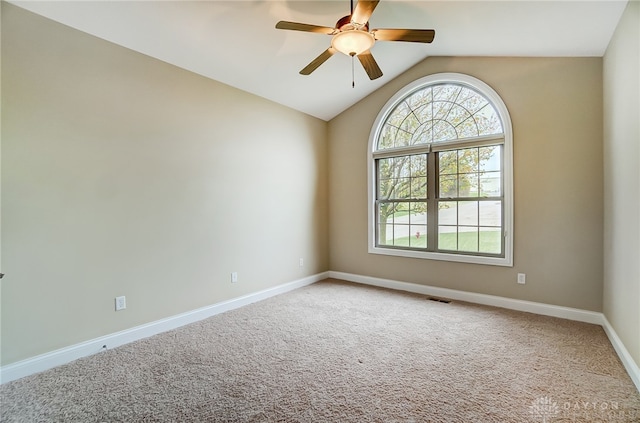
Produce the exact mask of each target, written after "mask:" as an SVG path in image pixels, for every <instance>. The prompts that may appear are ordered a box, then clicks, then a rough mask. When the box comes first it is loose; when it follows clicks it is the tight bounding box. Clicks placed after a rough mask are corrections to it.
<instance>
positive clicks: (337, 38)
mask: <svg viewBox="0 0 640 423" xmlns="http://www.w3.org/2000/svg"><path fill="white" fill-rule="evenodd" d="M375 42H376V39H375V38H374V37H373V35H372V34H370V33H369V32H367V31H363V30H359V29H350V30H346V31H341V32H338V33H337V34H336V35H334V36H333V39H332V40H331V47H333V48H334V49H336V50H338V51H339V52H340V53H343V54H346V55H347V56H354V55H358V54H360V53H363V52H365V51H367V50H369V49H370V48H371V47H373V44H374V43H375Z"/></svg>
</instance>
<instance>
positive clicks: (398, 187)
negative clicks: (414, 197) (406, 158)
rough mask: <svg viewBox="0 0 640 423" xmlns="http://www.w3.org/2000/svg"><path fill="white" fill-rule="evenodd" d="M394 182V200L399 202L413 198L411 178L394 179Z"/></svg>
mask: <svg viewBox="0 0 640 423" xmlns="http://www.w3.org/2000/svg"><path fill="white" fill-rule="evenodd" d="M392 181H393V184H394V186H393V188H392V189H393V196H392V198H394V199H398V200H404V199H409V198H410V197H411V178H398V179H392Z"/></svg>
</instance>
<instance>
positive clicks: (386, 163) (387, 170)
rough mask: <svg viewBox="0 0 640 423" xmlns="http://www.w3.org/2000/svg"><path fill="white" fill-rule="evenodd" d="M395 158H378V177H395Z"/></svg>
mask: <svg viewBox="0 0 640 423" xmlns="http://www.w3.org/2000/svg"><path fill="white" fill-rule="evenodd" d="M394 160H395V159H393V158H391V159H379V160H378V177H379V178H380V179H389V178H392V177H393V164H394Z"/></svg>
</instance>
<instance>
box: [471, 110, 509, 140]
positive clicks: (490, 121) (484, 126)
mask: <svg viewBox="0 0 640 423" xmlns="http://www.w3.org/2000/svg"><path fill="white" fill-rule="evenodd" d="M473 117H474V118H475V119H476V122H477V123H478V130H479V132H480V135H491V134H501V133H502V124H501V123H500V118H499V117H498V114H497V113H496V111H495V109H494V108H493V107H491V105H489V104H487V105H486V106H485V107H483V108H482V109H480V110H479V111H478V113H476V114H475V115H474V116H473Z"/></svg>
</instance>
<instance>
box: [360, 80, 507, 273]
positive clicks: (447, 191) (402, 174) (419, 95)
mask: <svg viewBox="0 0 640 423" xmlns="http://www.w3.org/2000/svg"><path fill="white" fill-rule="evenodd" d="M369 147H370V148H369V152H370V157H369V252H370V253H376V254H388V255H396V256H407V257H417V258H427V259H436V260H451V261H461V262H468V263H479V264H494V265H502V266H511V265H512V262H513V260H512V256H513V254H512V251H513V246H512V245H513V242H512V232H513V231H512V227H513V199H512V197H513V194H512V191H513V189H512V178H513V171H512V131H511V120H510V118H509V113H508V111H507V108H506V106H505V105H504V102H503V101H502V99H501V98H500V97H499V96H498V94H497V93H496V92H495V91H494V90H493V89H492V88H491V87H489V86H488V85H486V84H485V83H483V82H482V81H480V80H478V79H476V78H473V77H470V76H468V75H462V74H453V73H445V74H436V75H430V76H427V77H425V78H422V79H419V80H418V81H415V82H414V83H412V84H410V85H408V86H406V87H405V88H403V89H402V90H400V91H399V92H398V93H397V94H396V95H395V96H394V97H393V98H391V99H390V100H389V101H388V102H387V104H386V105H385V106H384V107H383V109H382V110H381V111H380V113H379V114H378V118H377V119H376V121H375V124H374V126H373V128H372V130H371V135H370V137H369Z"/></svg>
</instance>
